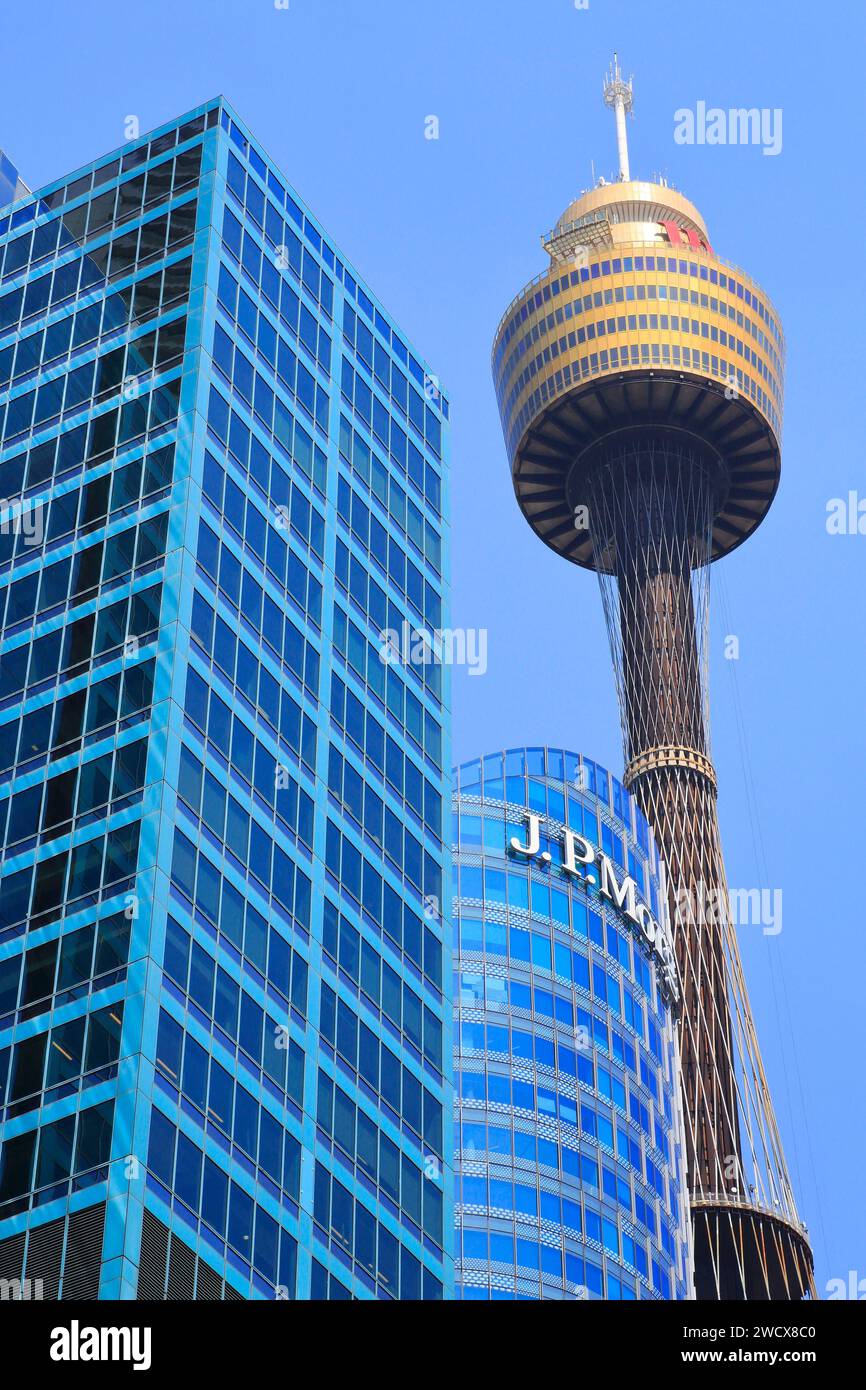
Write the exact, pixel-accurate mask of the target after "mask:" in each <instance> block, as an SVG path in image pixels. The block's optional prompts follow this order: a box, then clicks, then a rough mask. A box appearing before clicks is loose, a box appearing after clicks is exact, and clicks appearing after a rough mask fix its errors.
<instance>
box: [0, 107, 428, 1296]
mask: <svg viewBox="0 0 866 1390" xmlns="http://www.w3.org/2000/svg"><path fill="white" fill-rule="evenodd" d="M447 418H448V406H447V402H446V401H445V399H444V397H443V396H442V394H441V392H440V391H439V388H438V384H437V382H436V380H435V378H434V377H433V376H432V375H431V373H430V372H429V370H428V369H427V368H426V367H425V365H424V364H423V363H422V362H421V360H420V359H419V357H418V356H417V355H416V354H415V353H414V352H413V351H412V350H411V349H410V347H409V346H408V345H407V343H406V340H405V338H404V337H403V336H402V335H401V334H400V332H399V331H398V329H397V328H396V326H395V325H394V323H393V321H392V320H391V318H390V317H389V315H388V314H387V312H386V311H385V310H384V308H383V307H382V306H381V305H380V304H379V303H378V302H377V301H376V300H375V299H374V298H373V296H372V295H371V294H370V293H369V292H368V291H367V290H366V289H365V288H364V286H363V285H362V284H361V283H360V281H359V280H358V279H357V277H356V276H354V275H353V273H352V272H351V271H350V269H349V268H348V266H347V265H346V263H345V262H344V261H343V260H342V259H341V258H340V257H339V256H338V254H337V253H336V252H335V250H334V247H333V243H332V242H331V241H330V240H329V238H328V237H327V236H326V235H325V234H324V233H323V232H322V230H321V228H320V227H319V225H318V224H317V223H316V221H315V220H314V219H313V218H312V217H311V216H310V214H309V213H308V212H307V211H306V209H305V208H304V206H303V205H302V203H301V202H300V200H299V199H298V198H297V196H296V195H295V194H294V193H293V192H292V191H291V189H290V188H289V187H288V185H287V184H286V181H285V180H284V178H283V177H282V175H281V174H280V173H279V172H278V171H277V170H276V169H275V168H274V166H273V165H272V163H270V161H269V160H268V158H267V156H266V155H265V154H264V152H263V151H262V149H261V147H260V146H259V145H258V144H257V143H256V142H255V141H254V140H253V139H252V137H251V136H250V134H249V133H248V131H247V130H246V129H245V128H244V126H243V125H242V124H241V122H240V121H239V119H238V118H237V116H236V115H235V114H234V113H233V112H232V111H231V110H230V109H229V108H228V107H227V106H226V104H225V103H224V102H223V101H221V100H217V101H213V102H210V103H208V104H207V105H206V106H204V107H201V108H198V109H197V110H195V111H193V112H191V113H189V114H188V115H186V116H184V117H183V118H182V119H180V120H178V121H174V122H172V123H171V124H169V125H166V126H165V127H163V128H160V129H159V130H157V131H156V132H154V133H153V134H152V135H150V136H147V137H143V138H142V139H140V140H137V141H134V142H130V143H129V144H127V145H125V146H124V147H123V148H122V149H121V150H118V151H115V152H114V153H113V154H111V155H109V156H106V157H105V158H103V159H100V160H98V161H96V162H95V163H94V164H92V165H90V166H88V167H87V168H84V169H81V170H78V171H76V172H75V173H74V174H71V175H69V176H68V177H66V178H64V179H62V180H59V181H57V182H55V183H52V184H49V185H47V186H46V187H45V188H43V189H41V190H39V191H38V192H37V193H36V194H34V195H31V196H28V197H26V198H24V199H21V198H20V197H19V199H18V201H17V202H14V203H13V204H10V205H8V206H6V207H5V208H0V430H2V440H0V499H2V503H0V623H2V633H0V839H2V846H3V859H2V868H0V1145H2V1147H0V1279H10V1280H17V1279H22V1280H30V1281H31V1287H32V1288H35V1286H36V1285H37V1284H38V1283H39V1281H41V1287H40V1288H39V1290H38V1294H37V1293H36V1292H34V1294H33V1296H39V1294H41V1296H43V1297H45V1298H58V1297H59V1298H64V1299H68V1298H95V1297H101V1298H122V1299H135V1298H151V1299H153V1298H156V1299H161V1298H164V1297H170V1298H197V1299H221V1298H223V1299H231V1298H238V1297H239V1298H273V1297H278V1298H301V1299H304V1298H310V1297H313V1298H333V1299H339V1298H350V1297H354V1298H372V1297H382V1298H402V1299H418V1298H426V1299H437V1298H442V1297H449V1296H450V1293H451V1286H452V1278H453V1275H452V1262H451V1260H450V1256H449V1254H448V1247H449V1245H450V1229H451V1224H452V1192H451V1182H452V1179H451V1152H452V1136H451V1109H452V1093H451V1087H450V1080H449V1077H450V1069H451V1056H452V1038H451V1000H450V995H449V994H448V992H447V987H446V984H445V982H446V981H448V980H450V977H451V961H450V951H449V949H448V947H447V946H446V944H445V943H444V942H443V929H442V922H441V914H440V912H439V904H440V902H441V899H442V891H443V889H442V885H443V876H450V863H449V857H448V848H447V844H444V843H443V826H444V821H445V817H446V816H447V815H448V809H449V808H448V806H447V803H446V801H445V799H444V796H445V792H446V780H445V778H444V776H443V770H444V769H447V767H448V759H449V727H448V726H449V694H448V688H447V671H446V670H444V669H443V668H442V667H441V666H440V665H438V664H436V662H435V661H427V662H424V661H421V660H419V661H417V662H416V663H415V664H412V663H411V662H409V661H408V660H407V661H405V662H401V661H399V660H395V659H393V653H392V654H391V659H386V657H385V655H384V648H383V642H382V633H383V631H384V630H385V629H394V630H396V631H401V630H403V624H404V623H408V624H409V625H410V627H411V628H412V629H413V630H417V629H422V628H423V629H437V628H440V627H442V626H443V625H444V624H447V621H448V591H447V582H446V576H447V566H448V549H447V527H446V521H445V518H446V515H447V443H446V435H447ZM446 841H447V833H446ZM444 881H446V882H447V881H448V879H447V877H445V880H444ZM446 1233H447V1236H446Z"/></svg>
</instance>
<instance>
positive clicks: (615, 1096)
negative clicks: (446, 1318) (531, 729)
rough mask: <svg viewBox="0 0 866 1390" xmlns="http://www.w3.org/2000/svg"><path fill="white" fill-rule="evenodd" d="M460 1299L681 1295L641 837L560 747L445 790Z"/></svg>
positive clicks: (662, 984) (665, 1054)
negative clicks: (451, 856)
mask: <svg viewBox="0 0 866 1390" xmlns="http://www.w3.org/2000/svg"><path fill="white" fill-rule="evenodd" d="M454 837H455V844H456V846H457V849H456V853H455V861H454V917H453V930H454V965H455V972H456V975H455V986H454V1014H455V1049H456V1067H455V1126H454V1131H455V1149H456V1165H455V1166H456V1169H457V1172H456V1179H455V1181H456V1207H455V1215H456V1231H457V1248H456V1253H455V1259H456V1280H457V1296H458V1297H459V1298H463V1299H580V1298H583V1299H596V1298H604V1299H617V1300H619V1299H680V1298H686V1297H689V1296H690V1292H691V1236H690V1228H689V1223H688V1207H687V1196H686V1185H685V1169H684V1132H683V1120H682V1112H681V1108H680V1107H681V1101H680V1074H679V1057H678V1051H677V1033H676V1008H677V998H678V985H677V978H676V967H675V963H674V959H673V950H672V946H671V943H670V937H669V934H668V930H667V927H666V925H665V917H664V913H665V909H664V900H663V895H662V892H661V888H660V863H659V858H658V852H657V850H656V846H655V843H654V840H653V836H652V832H651V831H650V829H649V826H648V825H647V822H646V820H645V818H644V816H643V814H642V813H641V811H640V809H639V807H638V806H637V804H636V802H635V801H634V800H633V798H632V797H631V796H630V794H629V793H628V792H627V791H626V790H625V788H624V787H623V786H622V785H621V784H620V783H619V782H618V781H617V779H616V778H615V777H613V776H612V775H611V774H609V773H608V772H607V771H606V770H605V769H604V768H603V767H601V766H599V765H598V764H597V763H593V762H591V761H590V760H589V759H587V758H581V757H579V756H578V755H577V754H576V753H570V752H568V751H564V750H562V749H558V748H513V749H510V750H509V751H507V752H505V753H502V752H499V753H493V754H490V755H489V756H487V757H485V758H482V759H478V760H476V761H475V762H469V763H464V764H463V765H462V766H461V767H460V768H458V769H457V772H456V789H455V793H454Z"/></svg>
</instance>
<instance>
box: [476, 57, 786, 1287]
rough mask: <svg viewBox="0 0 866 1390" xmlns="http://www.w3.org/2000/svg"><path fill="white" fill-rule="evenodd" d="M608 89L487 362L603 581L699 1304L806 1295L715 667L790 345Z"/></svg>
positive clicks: (560, 549)
mask: <svg viewBox="0 0 866 1390" xmlns="http://www.w3.org/2000/svg"><path fill="white" fill-rule="evenodd" d="M605 100H606V102H607V104H608V105H609V106H611V107H612V109H613V110H614V111H615V114H616V122H617V139H618V148H619V178H618V180H617V181H615V182H613V183H607V182H605V180H604V179H600V180H599V181H598V183H597V184H596V186H595V187H594V188H592V189H590V190H589V191H588V192H586V193H583V194H582V195H581V196H580V197H579V198H578V199H576V200H575V201H574V202H572V203H571V204H570V205H569V206H568V208H567V209H566V211H565V212H564V213H563V215H562V216H561V217H560V219H559V221H558V222H557V223H556V226H555V227H554V229H553V231H552V232H550V234H549V235H548V236H547V237H545V238H544V246H545V249H546V250H547V252H548V254H549V257H550V265H549V267H548V269H547V270H546V271H544V272H543V273H542V274H541V275H538V276H537V277H536V278H535V279H534V280H533V281H531V282H530V284H529V285H528V286H527V287H526V288H525V289H524V290H523V291H522V292H521V293H520V294H519V295H518V296H517V298H516V299H515V300H514V301H513V302H512V304H511V305H510V306H509V308H508V310H507V312H506V314H505V317H504V318H503V320H502V322H501V324H500V326H499V330H498V332H497V334H496V340H495V344H494V349H493V372H494V378H495V383H496V390H497V395H498V399H499V407H500V413H501V417H502V425H503V430H504V434H505V439H506V444H507V449H508V455H509V460H510V463H511V470H512V477H513V482H514V488H515V493H516V496H517V500H518V503H519V505H520V507H521V509H522V511H523V514H524V516H525V517H526V519H527V520H528V521H529V523H530V525H531V526H532V527H533V529H534V530H535V532H536V533H537V535H538V536H539V537H540V538H541V539H542V540H543V541H545V543H546V544H547V545H549V546H550V547H551V548H552V549H553V550H555V551H556V552H557V553H558V554H560V555H562V556H563V557H564V558H565V559H568V560H570V561H571V562H572V563H574V564H577V565H580V566H583V567H585V568H589V569H595V570H596V572H597V573H598V575H599V579H600V582H601V589H602V596H603V600H604V609H605V616H606V620H607V625H608V632H609V636H610V642H611V649H612V653H613V660H614V668H615V674H616V681H617V690H618V695H619V702H620V712H621V718H622V732H623V743H624V753H625V760H626V771H625V783H626V785H627V787H628V788H629V789H630V791H632V792H633V794H634V796H635V798H636V800H637V802H638V804H639V805H640V806H641V808H642V810H643V812H644V814H645V815H646V817H647V819H648V820H649V822H650V824H651V825H652V826H653V828H654V830H655V832H656V835H657V837H658V841H659V845H660V848H661V852H662V856H663V858H664V860H665V861H666V864H667V870H668V889H669V896H670V902H671V911H672V917H673V918H674V934H675V942H676V950H677V959H678V963H679V971H680V977H681V989H682V994H683V1009H682V1016H681V1024H680V1045H681V1052H682V1066H683V1100H684V1110H685V1121H686V1144H687V1159H688V1172H689V1188H690V1201H691V1207H692V1217H693V1223H694V1250H695V1285H696V1291H697V1296H698V1297H699V1298H778V1299H786V1298H789V1299H796V1298H800V1297H802V1296H804V1295H805V1294H807V1293H809V1292H810V1291H811V1290H812V1256H811V1251H810V1249H809V1243H808V1239H807V1237H806V1234H805V1229H804V1227H803V1225H802V1223H801V1221H800V1218H799V1216H798V1214H797V1209H796V1205H795V1201H794V1196H793V1192H792V1189H791V1184H790V1180H789V1177H788V1171H787V1167H786V1163H785V1158H784V1154H783V1151H782V1145H781V1140H780V1138H779V1133H778V1128H777V1125H776V1120H775V1116H774V1112H773V1106H772V1102H771V1099H770V1095H769V1091H768V1087H767V1083H766V1079H765V1076H764V1071H763V1066H762V1063H761V1057H760V1052H759V1049H758V1043H757V1040H756V1037H755V1030H754V1026H753V1021H752V1014H751V1009H750V1005H749V1001H748V995H747V992H746V986H745V981H744V979H743V973H742V967H741V964H740V956H739V949H738V944H737V937H736V930H735V928H734V925H733V923H732V921H731V915H730V911H729V906H728V895H727V887H726V881H725V871H724V863H723V860H722V854H721V847H720V840H719V829H718V820H717V812H716V774H715V770H714V767H713V764H712V761H711V756H710V743H709V723H708V718H709V715H708V681H707V631H708V615H709V574H710V565H711V562H712V561H714V560H717V559H719V558H720V557H722V556H724V555H726V554H727V553H728V552H729V551H731V550H732V549H734V548H735V547H736V546H737V545H739V544H740V543H741V542H742V541H743V540H745V539H746V538H747V537H748V536H749V535H750V534H751V532H752V531H753V530H754V529H755V527H756V526H757V525H758V524H759V523H760V521H761V520H762V518H763V517H764V515H765V514H766V512H767V510H768V508H769V506H770V504H771V502H772V500H773V496H774V494H775V491H776V488H777V485H778V480H779V470H780V439H781V428H782V381H783V371H784V352H785V349H784V339H783V336H782V329H781V325H780V323H779V319H778V315H777V314H776V311H775V310H774V308H773V306H772V304H771V303H770V301H769V299H768V298H767V296H766V295H765V294H764V292H763V291H762V290H761V289H760V288H759V287H758V286H757V285H756V284H755V283H754V282H753V281H752V280H751V279H750V278H749V277H748V276H747V275H746V274H744V273H743V272H742V271H740V270H738V269H736V268H734V267H732V266H730V265H728V263H727V262H725V261H723V260H722V259H721V258H720V257H719V256H718V255H717V254H716V252H715V251H714V250H713V247H712V246H711V244H710V240H709V234H708V231H707V227H706V224H705V222H704V220H703V218H702V217H701V215H700V213H699V212H698V210H697V208H696V207H694V205H693V204H692V203H690V202H689V201H688V199H686V198H684V197H683V196H682V195H681V194H680V193H678V192H676V191H674V190H673V189H672V188H671V187H670V186H669V185H668V184H667V183H666V182H663V181H661V182H655V183H647V182H642V181H639V180H634V179H632V178H631V173H630V169H629V163H628V148H627V140H626V116H627V115H628V113H629V112H630V110H631V107H632V89H631V82H630V81H629V82H628V83H627V82H625V81H624V79H623V77H622V74H621V72H620V70H619V67H618V64H617V63H616V61H615V62H614V68H613V70H612V72H611V73H610V74H609V77H608V80H607V82H606V84H605ZM708 900H709V901H710V902H711V903H713V904H719V905H720V906H719V910H718V911H715V910H714V911H712V912H710V913H707V912H706V911H705V910H704V905H705V904H706V902H707V901H708Z"/></svg>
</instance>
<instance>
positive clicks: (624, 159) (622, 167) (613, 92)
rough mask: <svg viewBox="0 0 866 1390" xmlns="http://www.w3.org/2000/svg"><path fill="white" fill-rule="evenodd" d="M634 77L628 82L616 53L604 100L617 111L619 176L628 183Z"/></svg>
mask: <svg viewBox="0 0 866 1390" xmlns="http://www.w3.org/2000/svg"><path fill="white" fill-rule="evenodd" d="M633 80H634V79H633V78H631V77H630V78H629V79H628V82H626V80H625V78H624V77H623V75H622V73H621V71H620V66H619V55H618V54H617V53H614V55H613V65H612V66H611V67H610V68H609V69H608V74H607V78H606V79H605V84H604V102H605V105H606V106H611V107H613V110H614V112H615V113H616V145H617V152H618V154H619V177H620V179H621V180H622V181H623V182H625V183H627V182H628V180H629V179H630V178H631V174H630V173H629V167H628V136H627V135H626V131H625V118H626V114H627V113H628V112H630V111H631V109H632V107H633V106H634V93H633V91H632V82H633Z"/></svg>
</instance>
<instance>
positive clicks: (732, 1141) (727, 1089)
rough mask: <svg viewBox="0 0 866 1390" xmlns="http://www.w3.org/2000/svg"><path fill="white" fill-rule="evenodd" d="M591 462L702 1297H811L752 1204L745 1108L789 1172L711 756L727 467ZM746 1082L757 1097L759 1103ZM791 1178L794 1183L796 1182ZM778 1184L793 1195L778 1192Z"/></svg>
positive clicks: (668, 456) (669, 442)
mask: <svg viewBox="0 0 866 1390" xmlns="http://www.w3.org/2000/svg"><path fill="white" fill-rule="evenodd" d="M584 467H585V484H584V485H585V488H586V494H587V497H588V499H589V500H588V512H589V529H590V532H591V534H592V537H593V546H594V553H595V558H596V565H597V569H598V573H599V577H600V581H601V586H602V595H603V598H604V607H605V615H606V619H607V625H608V634H609V638H610V642H611V651H612V655H613V661H614V668H615V671H616V676H617V688H618V694H619V699H620V710H621V718H622V727H623V743H624V754H625V760H626V773H625V781H626V784H627V785H628V786H629V789H630V790H631V791H632V793H633V794H634V796H635V797H636V799H637V801H638V804H639V805H640V807H641V810H642V811H643V813H644V815H645V816H646V818H647V820H648V821H649V823H650V825H652V827H653V830H654V832H655V836H656V841H657V843H658V846H659V849H660V851H661V853H662V856H663V858H664V860H665V864H666V868H667V893H668V905H669V910H670V917H671V923H672V930H673V937H674V947H675V951H676V957H677V965H678V969H679V975H680V987H681V995H682V1010H681V1017H680V1055H681V1066H682V1092H683V1109H684V1112H685V1117H686V1167H687V1176H688V1185H689V1194H690V1201H691V1203H692V1207H693V1211H694V1212H696V1213H698V1215H697V1218H696V1222H695V1248H696V1270H695V1288H696V1293H697V1296H698V1297H699V1298H736V1297H740V1298H746V1297H749V1298H753V1297H764V1298H769V1297H797V1296H800V1290H801V1287H802V1286H801V1284H800V1282H799V1279H800V1274H801V1271H800V1270H799V1268H798V1266H797V1259H796V1257H797V1254H798V1253H799V1252H798V1251H794V1250H791V1251H788V1250H787V1246H788V1244H789V1242H788V1240H787V1235H786V1233H785V1234H783V1236H782V1238H781V1246H780V1253H777V1254H775V1256H774V1258H768V1257H767V1254H766V1251H765V1250H764V1248H763V1247H764V1246H765V1245H766V1237H767V1231H766V1230H765V1229H764V1224H765V1223H764V1218H763V1216H762V1215H758V1214H756V1213H753V1212H750V1213H747V1212H743V1211H742V1210H741V1207H743V1206H744V1205H746V1204H747V1203H748V1202H749V1201H750V1200H751V1198H750V1196H749V1188H750V1187H752V1183H751V1180H750V1175H751V1165H749V1167H748V1168H747V1167H746V1166H745V1165H744V1163H743V1154H742V1144H741V1114H744V1115H746V1116H747V1117H750V1116H751V1113H752V1108H753V1107H756V1113H757V1114H758V1115H759V1116H760V1122H761V1124H762V1125H763V1128H764V1130H765V1134H764V1142H765V1143H767V1144H769V1146H770V1148H771V1149H772V1151H773V1153H774V1155H775V1156H776V1159H777V1163H778V1165H779V1171H780V1172H781V1173H782V1174H784V1173H785V1169H784V1157H783V1155H782V1149H781V1144H780V1142H779V1138H778V1134H777V1132H776V1127H775V1120H774V1119H773V1113H772V1105H771V1102H770V1097H769V1093H768V1091H767V1088H766V1082H765V1080H764V1075H763V1068H762V1067H761V1064H760V1056H759V1053H758V1046H757V1041H756V1038H755V1034H754V1029H753V1026H752V1020H751V1011H750V1009H749V1006H748V1000H747V998H746V996H745V986H744V984H743V982H742V973H741V969H740V961H739V951H738V946H737V941H736V933H735V929H734V925H733V922H732V920H731V913H730V903H729V894H728V888H727V880H726V876H725V868H724V860H723V855H722V848H721V837H720V833H719V822H718V811H717V798H716V776H715V771H714V768H713V764H712V761H711V759H710V747H709V724H708V698H707V689H708V687H707V679H706V669H705V668H706V660H705V653H706V649H707V635H708V617H709V574H710V554H711V547H712V522H713V516H714V513H715V507H716V498H717V495H718V493H719V490H720V488H721V486H722V482H723V479H722V471H721V470H720V466H719V460H718V457H717V456H714V454H713V452H712V451H711V450H709V449H708V448H707V447H706V446H705V445H703V444H702V443H701V441H700V440H698V439H696V438H694V437H692V436H690V435H689V434H688V433H687V432H686V431H683V430H670V429H666V428H665V427H663V426H661V425H655V426H651V427H643V428H640V427H634V428H631V429H625V430H621V431H619V432H616V433H614V434H612V435H611V436H609V437H608V438H606V439H605V440H603V441H602V442H601V443H599V444H598V445H596V446H595V447H594V448H593V449H591V450H589V451H588V453H587V455H586V456H585V459H584ZM733 1014H735V1015H736V1018H734V1017H733V1016H732V1015H733ZM735 1027H736V1028H737V1029H739V1030H740V1032H741V1033H742V1034H743V1039H742V1040H741V1045H742V1046H743V1047H744V1048H745V1054H746V1057H747V1058H748V1065H747V1067H746V1068H745V1070H744V1068H743V1066H742V1064H740V1066H738V1064H737V1048H736V1046H735V1039H734V1029H735ZM744 1084H747V1085H748V1086H750V1087H751V1088H752V1090H753V1092H754V1094H753V1096H751V1097H748V1096H747V1097H745V1099H744V1098H743V1097H741V1094H740V1089H741V1087H742V1086H743V1085H744ZM782 1181H783V1182H784V1183H785V1184H787V1177H784V1178H783V1179H782ZM768 1195H769V1197H770V1200H771V1201H772V1200H773V1199H775V1200H776V1201H777V1203H778V1195H777V1194H776V1193H775V1192H772V1190H771V1191H770V1193H769V1194H768ZM734 1215H735V1219H734ZM710 1219H712V1222H713V1223H714V1227H715V1229H714V1233H713V1238H712V1239H710V1237H709V1234H708V1231H709V1227H708V1226H707V1222H708V1220H710ZM738 1249H739V1256H738V1254H737V1250H738ZM789 1265H791V1270H790V1271H789ZM786 1280H787V1282H786ZM795 1290H796V1291H795Z"/></svg>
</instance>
